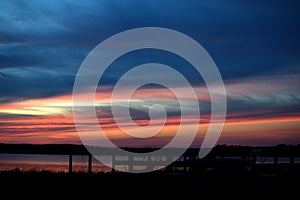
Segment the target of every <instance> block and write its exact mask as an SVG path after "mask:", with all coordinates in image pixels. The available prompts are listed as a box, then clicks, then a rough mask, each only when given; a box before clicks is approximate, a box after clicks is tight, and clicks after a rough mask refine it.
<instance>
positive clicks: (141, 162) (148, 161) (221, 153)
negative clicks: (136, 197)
mask: <svg viewBox="0 0 300 200" xmlns="http://www.w3.org/2000/svg"><path fill="white" fill-rule="evenodd" d="M95 148H97V147H95ZM125 149H126V150H128V151H131V152H135V153H143V152H150V151H154V150H156V149H151V148H146V149H145V148H143V149H139V148H125ZM97 152H99V155H100V156H111V158H112V163H111V165H112V172H115V170H114V169H115V168H116V167H124V168H123V169H125V171H126V170H129V171H139V170H141V169H145V167H147V168H149V169H150V170H153V169H157V168H161V167H163V166H167V167H166V168H164V170H166V171H171V172H172V171H176V172H178V171H201V170H210V169H212V170H213V169H218V168H219V169H245V168H248V167H253V166H257V165H278V164H282V163H281V162H280V159H282V158H284V160H285V163H284V164H288V165H299V163H296V162H295V157H296V158H300V146H299V145H297V146H295V145H294V146H291V145H278V146H274V147H245V146H225V145H219V146H216V147H215V148H214V149H213V150H212V151H211V152H210V153H209V155H208V156H206V157H205V158H204V159H199V158H198V153H199V149H192V148H191V149H188V150H187V151H186V152H185V153H184V154H183V155H182V156H180V157H176V156H174V155H172V154H168V155H159V156H144V155H143V154H141V155H137V156H127V155H121V154H115V153H114V152H115V151H112V149H110V148H99V150H97ZM174 152H176V149H174ZM0 153H9V154H45V155H46V154H48V155H49V154H51V155H68V156H69V172H70V173H72V172H73V156H74V155H84V156H88V172H89V173H91V172H92V160H93V159H92V158H93V156H92V155H91V154H90V153H89V152H88V151H87V150H86V148H85V147H84V146H81V145H29V144H15V145H13V144H0ZM168 163H171V164H170V165H167V164H168Z"/></svg>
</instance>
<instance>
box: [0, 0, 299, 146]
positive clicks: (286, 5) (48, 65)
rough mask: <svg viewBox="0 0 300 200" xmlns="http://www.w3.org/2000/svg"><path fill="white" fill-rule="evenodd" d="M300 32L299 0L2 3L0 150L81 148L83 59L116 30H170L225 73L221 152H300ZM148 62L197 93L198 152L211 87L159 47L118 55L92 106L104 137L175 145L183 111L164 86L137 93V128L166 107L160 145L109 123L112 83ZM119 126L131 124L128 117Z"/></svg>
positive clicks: (134, 109) (7, 0)
mask: <svg viewBox="0 0 300 200" xmlns="http://www.w3.org/2000/svg"><path fill="white" fill-rule="evenodd" d="M299 24H300V1H298V0H287V1H279V0H273V1H271V0H270V1H268V0H254V1H237V0H231V1H226V0H214V1H210V0H203V1H198V0H195V1H177V0H175V1H173V0H172V1H171V0H165V1H158V0H157V1H155V0H153V1H136V0H118V1H114V0H100V1H98V0H94V1H92V0H80V1H71V0H60V1H50V0H43V1H39V0H26V1H14V0H2V1H0V72H1V73H3V74H4V75H2V74H0V143H38V144H40V143H43V144H44V143H74V144H81V141H80V139H79V137H78V134H77V132H76V130H75V128H74V122H73V117H72V90H73V85H74V81H75V77H76V74H77V71H78V69H79V67H80V65H81V63H82V62H83V60H84V59H85V58H86V56H87V55H88V53H89V52H90V51H91V50H92V49H93V48H94V47H95V46H96V45H98V44H99V43H100V42H102V41H103V40H105V39H107V38H108V37H110V36H112V35H115V34H117V33H119V32H122V31H126V30H128V29H133V28H139V27H163V28H169V29H173V30H176V31H179V32H182V33H184V34H186V35H188V36H189V37H191V38H193V39H194V40H196V41H197V42H198V43H199V44H201V45H202V46H203V47H204V48H205V49H206V51H207V52H208V53H209V55H210V56H211V57H212V59H213V60H214V62H215V63H216V65H217V67H218V69H219V71H220V74H221V76H222V78H223V81H224V84H225V89H226V93H227V117H226V122H225V125H224V129H223V132H222V134H221V137H220V139H219V141H218V143H219V144H238V145H253V146H256V145H276V144H300V26H299ZM137 39H138V38H137ZM174 42H176V41H174ZM120 45H122V44H120ZM149 62H152V63H153V62H156V63H162V64H165V65H168V66H171V67H173V68H174V69H177V70H178V71H180V72H181V73H182V74H183V75H184V76H185V77H186V78H187V79H188V80H189V81H190V84H191V85H193V86H196V87H198V89H199V92H200V93H199V94H198V101H199V107H200V110H201V118H200V125H199V127H200V128H199V131H198V135H197V137H196V139H195V143H194V145H199V144H200V143H201V140H202V138H203V136H204V135H205V132H206V129H207V126H208V123H209V118H210V96H209V94H208V92H207V88H206V86H205V84H204V82H203V81H202V79H201V76H200V75H197V74H195V71H194V70H193V68H192V67H191V66H190V64H189V63H187V62H186V61H185V60H184V59H183V58H180V57H178V56H176V55H174V54H171V53H168V52H165V51H160V50H154V49H148V50H140V51H136V52H130V53H128V54H126V55H124V56H121V57H120V58H119V59H118V60H116V61H115V62H114V63H112V66H110V68H109V69H108V70H107V71H106V76H105V77H103V79H101V80H100V81H101V83H102V87H101V88H99V90H98V92H97V95H96V100H95V106H96V108H97V113H98V114H99V115H98V116H99V121H100V124H101V125H102V126H103V128H104V129H105V130H106V134H107V135H108V137H109V138H110V139H112V140H113V141H114V142H116V143H118V142H121V143H120V144H121V145H123V146H161V145H164V144H165V143H166V142H168V141H169V140H170V138H172V137H173V134H174V131H176V130H177V128H178V123H179V122H178V120H180V118H179V116H180V111H179V110H178V108H177V107H178V102H177V100H176V97H174V94H172V93H171V92H170V91H169V90H168V89H166V88H163V87H158V86H155V85H149V86H145V87H142V88H141V89H140V90H138V91H137V92H136V94H135V95H134V98H136V99H139V98H140V100H139V101H134V102H133V106H132V107H131V108H130V109H131V112H132V116H133V119H134V120H135V122H136V123H137V124H139V125H146V124H147V123H149V116H148V114H147V113H148V111H149V107H148V104H149V102H150V103H151V102H152V103H153V102H159V103H162V104H163V105H164V106H166V107H167V108H168V119H167V121H166V124H165V127H164V128H163V130H161V132H160V133H159V134H158V135H156V136H155V137H153V138H148V139H146V140H145V141H144V142H142V141H141V140H142V139H138V140H137V139H135V140H132V139H130V138H128V137H127V136H126V135H124V134H123V133H121V132H120V130H119V129H118V127H117V126H116V124H115V121H114V120H113V119H112V116H111V111H110V107H109V102H110V93H111V88H112V87H113V85H114V84H115V83H116V81H117V80H118V78H120V76H121V75H122V74H123V73H125V72H126V71H127V70H129V69H131V68H132V67H134V66H137V65H141V64H145V63H149ZM160 75H161V76H164V77H165V78H166V79H168V78H170V77H168V74H160ZM141 78H142V75H141ZM99 85H100V83H99ZM179 87H180V86H179ZM103 88H104V89H103ZM182 91H184V88H183V89H182ZM83 95H84V94H83ZM183 95H184V92H183ZM184 98H186V101H189V98H190V97H189V96H187V95H184ZM120 100H122V99H120ZM192 117H193V116H191V118H192ZM122 123H124V124H125V125H128V126H130V124H127V123H128V122H127V121H126V119H124V120H123V121H122ZM157 123H159V122H157ZM192 125H194V124H191V122H190V121H189V120H186V121H185V122H184V123H183V126H186V127H188V126H192ZM88 131H90V130H87V132H88ZM187 134H189V133H187Z"/></svg>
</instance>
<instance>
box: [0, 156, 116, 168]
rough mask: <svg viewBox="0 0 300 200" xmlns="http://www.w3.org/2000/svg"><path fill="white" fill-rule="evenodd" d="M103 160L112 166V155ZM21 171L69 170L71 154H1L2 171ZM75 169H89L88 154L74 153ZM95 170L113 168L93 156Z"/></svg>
mask: <svg viewBox="0 0 300 200" xmlns="http://www.w3.org/2000/svg"><path fill="white" fill-rule="evenodd" d="M102 160H104V161H105V163H106V164H107V165H109V166H111V160H112V158H111V156H103V158H102ZM14 169H19V170H21V171H44V170H47V171H52V172H68V170H69V156H68V155H39V154H0V171H1V170H14ZM73 171H76V172H79V171H80V172H87V171H88V156H85V155H73ZM92 171H93V172H110V171H111V168H110V167H107V166H106V165H104V164H102V163H100V162H99V161H98V160H96V159H95V158H93V160H92Z"/></svg>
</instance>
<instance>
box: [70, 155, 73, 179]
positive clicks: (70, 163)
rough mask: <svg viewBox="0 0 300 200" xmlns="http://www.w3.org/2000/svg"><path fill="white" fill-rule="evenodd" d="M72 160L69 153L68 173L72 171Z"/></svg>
mask: <svg viewBox="0 0 300 200" xmlns="http://www.w3.org/2000/svg"><path fill="white" fill-rule="evenodd" d="M72 162H73V156H72V154H69V173H70V174H71V173H72Z"/></svg>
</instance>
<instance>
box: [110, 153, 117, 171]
mask: <svg viewBox="0 0 300 200" xmlns="http://www.w3.org/2000/svg"><path fill="white" fill-rule="evenodd" d="M115 159H116V156H115V154H113V155H112V158H111V172H112V173H115Z"/></svg>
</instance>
